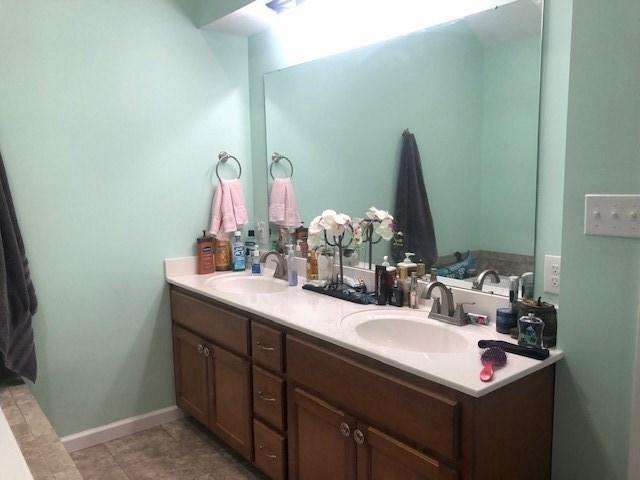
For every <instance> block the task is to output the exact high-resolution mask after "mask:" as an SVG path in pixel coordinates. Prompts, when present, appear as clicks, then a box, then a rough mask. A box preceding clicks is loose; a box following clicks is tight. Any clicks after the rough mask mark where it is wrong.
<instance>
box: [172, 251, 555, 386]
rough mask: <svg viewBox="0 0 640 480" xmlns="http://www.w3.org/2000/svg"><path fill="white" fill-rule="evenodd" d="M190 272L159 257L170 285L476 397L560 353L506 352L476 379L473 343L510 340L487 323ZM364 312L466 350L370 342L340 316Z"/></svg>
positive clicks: (190, 267) (184, 262)
mask: <svg viewBox="0 0 640 480" xmlns="http://www.w3.org/2000/svg"><path fill="white" fill-rule="evenodd" d="M194 271H195V260H194V259H193V257H186V258H182V259H168V260H166V261H165V272H166V280H167V282H168V283H170V284H172V285H175V286H178V287H181V288H184V289H185V290H189V291H192V292H195V293H199V294H201V295H204V296H206V297H209V298H212V299H214V300H217V301H218V302H221V303H223V304H227V305H230V306H233V307H236V308H239V309H242V310H244V311H247V312H249V313H251V314H254V315H256V316H259V317H262V318H267V319H269V320H272V321H273V322H275V323H278V324H280V325H283V326H286V327H289V328H292V329H294V330H298V331H300V332H303V333H306V334H308V335H311V336H313V337H316V338H320V339H322V340H326V341H327V342H330V343H333V344H335V345H339V346H341V347H344V348H347V349H349V350H352V351H354V352H358V353H361V354H363V355H366V356H368V357H371V358H374V359H376V360H379V361H381V362H383V363H385V364H387V365H391V366H393V367H396V368H399V369H400V370H404V371H406V372H409V373H412V374H414V375H417V376H419V377H423V378H426V379H428V380H431V381H433V382H436V383H439V384H442V385H445V386H447V387H451V388H454V389H456V390H458V391H460V392H463V393H466V394H468V395H471V396H474V397H481V396H483V395H486V394H487V393H490V392H492V391H495V390H497V389H499V388H500V387H503V386H505V385H507V384H509V383H511V382H513V381H515V380H518V379H519V378H522V377H524V376H526V375H528V374H530V373H532V372H535V371H537V370H540V369H542V368H544V367H547V366H548V365H551V364H552V363H555V362H557V361H558V360H560V359H561V358H562V356H563V353H562V351H561V350H557V349H552V350H551V356H550V357H549V358H547V359H546V360H544V361H539V360H534V359H531V358H526V357H522V356H520V355H514V354H510V353H507V358H508V361H507V365H506V366H505V367H503V368H501V369H497V370H496V371H495V375H494V378H493V380H492V381H491V382H488V383H485V382H482V381H480V378H479V373H480V370H481V369H482V365H481V363H480V354H481V352H482V350H481V349H480V348H478V346H477V342H478V340H481V339H497V340H506V341H511V342H513V343H516V342H515V341H514V340H513V339H511V338H510V337H509V336H508V335H502V334H500V333H497V332H496V330H495V326H494V325H493V324H492V325H490V326H477V325H466V326H463V327H457V326H452V325H446V324H444V323H442V322H438V321H436V320H431V319H428V318H427V314H428V310H427V309H425V310H423V311H421V313H422V315H421V314H420V313H416V312H419V311H416V310H410V309H408V308H398V307H392V306H387V307H380V306H376V305H369V306H363V305H358V304H354V303H350V302H346V301H344V300H338V299H335V298H331V297H328V296H325V295H321V294H317V293H313V292H309V291H306V290H302V288H301V285H302V282H299V285H298V286H297V287H289V288H287V289H286V290H284V291H282V292H277V293H269V294H242V295H238V294H230V293H225V292H222V291H220V290H216V289H215V279H217V278H223V277H225V276H228V275H233V274H231V273H228V272H219V273H214V274H210V275H196V274H193V273H192V272H194ZM270 273H271V272H265V275H270ZM235 275H237V274H235ZM247 275H249V273H247ZM302 280H304V279H302ZM365 310H378V311H379V310H386V311H389V312H394V313H395V312H403V313H405V312H406V313H410V315H411V316H412V319H414V318H417V319H419V321H421V322H422V321H424V322H425V323H428V324H432V325H435V326H438V328H442V329H447V330H452V331H454V332H456V333H458V334H460V335H462V336H464V337H465V339H466V340H467V348H465V349H464V350H463V351H461V352H458V353H426V352H415V351H406V350H400V349H395V348H390V347H386V346H379V345H376V344H373V343H370V342H369V341H367V340H365V339H363V338H362V337H360V336H359V335H358V334H357V333H356V331H355V328H354V326H353V325H352V323H351V322H350V320H349V318H347V319H345V320H344V321H343V317H345V316H346V315H349V314H351V313H355V312H360V311H365Z"/></svg>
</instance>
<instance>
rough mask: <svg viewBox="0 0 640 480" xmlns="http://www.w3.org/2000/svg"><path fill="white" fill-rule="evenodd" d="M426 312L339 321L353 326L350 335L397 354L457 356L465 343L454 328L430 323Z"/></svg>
mask: <svg viewBox="0 0 640 480" xmlns="http://www.w3.org/2000/svg"><path fill="white" fill-rule="evenodd" d="M426 316H427V314H426V312H423V313H421V314H410V313H404V312H398V313H395V312H390V311H387V310H381V311H368V312H358V313H354V314H351V315H347V316H346V317H345V318H344V319H343V320H344V321H348V322H354V327H355V328H354V332H355V334H356V335H357V336H359V337H360V338H362V339H364V340H366V341H367V342H369V343H372V344H374V345H378V346H381V347H389V348H394V349H397V350H406V351H411V352H425V353H459V352H463V351H465V350H467V349H468V346H469V342H468V341H467V339H466V338H465V337H464V336H463V335H462V334H460V333H457V332H455V331H453V329H454V328H459V327H451V326H447V325H440V324H435V323H432V322H433V321H430V320H427V319H426Z"/></svg>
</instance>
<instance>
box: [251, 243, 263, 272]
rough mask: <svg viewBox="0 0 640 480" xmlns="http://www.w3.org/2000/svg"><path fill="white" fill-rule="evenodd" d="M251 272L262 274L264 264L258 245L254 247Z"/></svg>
mask: <svg viewBox="0 0 640 480" xmlns="http://www.w3.org/2000/svg"><path fill="white" fill-rule="evenodd" d="M251 273H252V274H253V275H262V264H261V263H260V250H258V247H253V253H252V254H251Z"/></svg>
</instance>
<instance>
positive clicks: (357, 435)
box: [353, 430, 364, 445]
mask: <svg viewBox="0 0 640 480" xmlns="http://www.w3.org/2000/svg"><path fill="white" fill-rule="evenodd" d="M353 439H354V440H355V442H356V443H357V444H358V445H363V444H364V433H362V432H361V431H360V430H356V431H355V432H353Z"/></svg>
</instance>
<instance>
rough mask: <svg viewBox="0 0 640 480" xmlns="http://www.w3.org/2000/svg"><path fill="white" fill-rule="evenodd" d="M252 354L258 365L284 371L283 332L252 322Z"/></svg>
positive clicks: (275, 370)
mask: <svg viewBox="0 0 640 480" xmlns="http://www.w3.org/2000/svg"><path fill="white" fill-rule="evenodd" d="M251 356H252V357H253V360H254V362H255V363H257V364H258V365H261V366H263V367H265V368H268V369H270V370H273V371H274V372H283V371H284V368H283V363H284V362H283V361H284V355H283V348H282V332H280V331H279V330H276V329H275V328H269V327H266V326H264V325H262V324H260V323H257V322H251Z"/></svg>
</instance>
